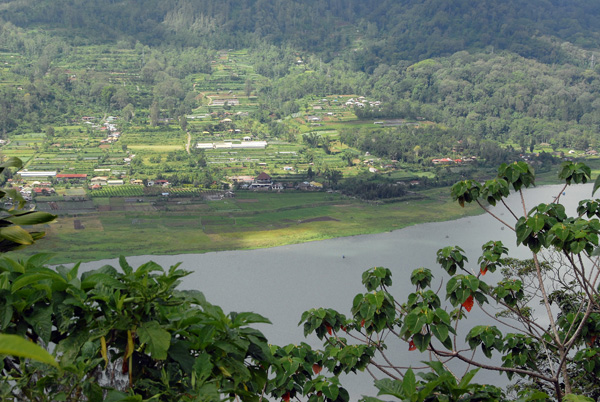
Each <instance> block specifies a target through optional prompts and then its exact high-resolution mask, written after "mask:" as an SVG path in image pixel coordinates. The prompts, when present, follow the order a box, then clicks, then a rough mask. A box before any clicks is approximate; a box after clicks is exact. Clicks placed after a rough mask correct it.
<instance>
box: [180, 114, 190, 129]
mask: <svg viewBox="0 0 600 402" xmlns="http://www.w3.org/2000/svg"><path fill="white" fill-rule="evenodd" d="M179 126H180V127H181V131H186V130H187V126H188V121H187V117H185V115H181V116H179Z"/></svg>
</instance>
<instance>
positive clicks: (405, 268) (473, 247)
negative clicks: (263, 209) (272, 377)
mask: <svg viewBox="0 0 600 402" xmlns="http://www.w3.org/2000/svg"><path fill="white" fill-rule="evenodd" d="M560 189H561V187H560V186H545V187H541V188H537V189H533V190H527V192H526V198H527V208H531V207H532V206H533V205H535V204H537V203H541V202H544V203H550V202H551V201H552V199H553V196H555V195H556V194H557V193H558V191H559V190H560ZM590 197H591V185H586V186H577V187H574V188H569V189H567V191H566V194H565V195H564V196H562V197H561V201H562V202H563V203H564V204H565V205H566V206H567V212H568V213H572V214H573V213H574V211H575V207H576V204H577V202H578V201H579V200H580V199H582V198H590ZM509 202H510V205H512V206H514V207H515V208H519V209H518V210H519V211H522V207H521V206H520V199H519V198H518V197H516V196H512V197H511V198H510V199H509ZM494 211H495V213H497V214H498V215H499V216H500V217H501V218H503V219H504V218H506V220H507V221H508V222H509V224H511V225H514V219H512V217H511V216H510V215H509V214H508V213H507V212H505V210H504V209H502V208H496V209H495V210H494ZM488 240H502V241H503V242H504V244H505V245H506V246H507V247H509V248H510V249H511V251H513V253H512V255H513V256H515V257H521V258H526V257H529V256H530V254H527V252H526V251H525V250H522V249H521V250H518V249H517V248H516V246H515V238H514V234H513V232H512V231H511V230H509V229H508V228H505V227H503V225H502V224H501V223H498V222H497V221H495V220H494V219H493V218H492V217H490V216H489V215H481V216H476V217H468V218H463V219H459V220H455V221H450V222H442V223H427V224H421V225H416V226H412V227H409V228H405V229H401V230H397V231H393V232H388V233H381V234H375V235H365V236H354V237H346V238H338V239H332V240H324V241H318V242H311V243H304V244H297V245H290V246H282V247H275V248H269V249H260V250H248V251H224V252H212V253H205V254H188V255H175V256H149V255H148V256H137V257H128V258H127V260H128V262H129V264H131V265H132V266H134V267H135V266H138V265H140V264H142V263H144V262H147V261H150V260H152V261H155V262H157V263H158V264H161V265H162V266H163V267H168V266H170V265H173V264H175V263H178V262H181V263H182V264H181V268H183V269H186V270H188V271H192V274H191V275H190V276H188V277H187V278H185V280H184V281H183V283H182V285H181V287H182V288H184V289H197V290H200V291H202V292H203V293H204V294H205V295H206V297H207V299H208V300H209V301H210V302H211V303H214V304H217V305H220V306H221V307H222V308H223V309H224V311H254V312H257V313H259V314H262V315H264V316H266V317H268V318H269V319H270V320H271V321H272V322H273V325H264V326H261V327H260V329H261V330H262V331H263V332H264V333H265V334H266V335H267V338H268V339H269V341H270V342H272V343H275V344H279V345H284V344H288V343H299V342H308V343H311V344H313V345H315V346H318V345H319V342H318V340H317V339H316V337H314V338H309V339H306V338H304V336H303V331H302V327H298V322H299V320H300V316H301V314H302V312H304V311H305V310H308V309H310V308H313V307H328V308H334V309H336V310H338V311H340V312H342V313H344V314H347V315H349V312H350V308H351V305H352V299H353V298H354V296H355V295H356V294H357V293H359V292H364V291H365V289H364V287H362V285H361V274H362V272H363V271H365V270H366V269H368V268H371V267H374V266H383V267H387V268H389V269H391V270H392V272H393V280H394V286H393V287H392V293H393V294H394V295H395V297H396V298H397V299H398V300H400V301H402V300H405V297H406V296H407V295H408V293H410V292H412V291H413V286H412V285H411V284H410V279H409V278H410V273H411V272H412V270H413V269H415V268H418V267H427V268H430V269H432V271H433V272H434V275H435V277H436V279H437V281H438V283H440V281H441V280H442V279H443V280H444V281H446V280H447V275H446V274H445V272H443V270H442V269H441V268H439V266H438V265H437V264H436V263H435V254H436V251H437V250H438V249H439V248H441V247H445V246H449V245H458V246H460V247H462V248H463V249H464V250H465V252H466V254H467V256H468V257H469V259H470V261H471V266H472V267H474V266H475V264H476V262H477V258H478V257H479V255H480V253H481V245H482V244H483V243H485V242H487V241H488ZM104 264H111V265H113V266H118V261H117V260H116V259H115V260H102V261H95V262H90V263H86V264H82V266H83V267H84V268H85V269H93V268H97V267H100V266H102V265H104ZM486 278H488V277H486ZM444 283H445V282H444ZM476 307H477V306H476ZM475 310H476V308H474V309H473V313H474V314H473V317H475V318H474V319H475V320H476V321H477V322H474V323H473V324H474V325H475V324H478V323H480V322H483V321H485V320H486V317H484V316H483V315H482V314H479V315H478V314H477V313H475ZM463 339H464V337H463ZM406 348H407V347H406V344H405V343H401V344H399V345H398V346H397V347H394V349H395V350H394V352H393V353H394V355H395V359H400V361H403V362H404V364H409V363H407V362H412V364H418V361H419V360H421V359H424V358H425V356H422V357H417V356H416V353H417V352H410V353H409V352H408V351H407V350H405V349H406ZM397 361H398V360H397ZM499 378H501V380H504V378H505V377H499V376H498V375H497V374H493V375H492V377H489V381H493V382H494V383H496V384H498V381H499ZM501 380H500V381H501ZM479 381H486V377H481V378H479ZM345 384H346V387H347V388H348V389H349V391H350V392H351V395H352V399H353V400H356V399H358V396H359V395H361V394H367V395H372V396H374V395H376V390H375V389H374V387H373V386H372V385H371V379H370V377H367V376H361V377H360V378H359V379H356V378H355V377H354V376H352V377H351V378H350V379H349V380H347V381H345Z"/></svg>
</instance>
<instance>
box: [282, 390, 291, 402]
mask: <svg viewBox="0 0 600 402" xmlns="http://www.w3.org/2000/svg"><path fill="white" fill-rule="evenodd" d="M283 400H284V401H285V402H290V392H289V391H288V392H286V393H285V394H283Z"/></svg>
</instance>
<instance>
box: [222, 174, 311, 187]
mask: <svg viewBox="0 0 600 402" xmlns="http://www.w3.org/2000/svg"><path fill="white" fill-rule="evenodd" d="M229 179H230V180H231V181H232V183H233V184H234V185H237V186H239V188H240V189H243V190H285V189H299V190H321V189H323V184H322V183H318V182H315V181H311V182H308V181H305V182H303V183H300V184H298V185H295V184H294V183H279V182H274V181H273V178H272V177H271V176H269V174H267V173H265V172H262V173H260V174H259V175H258V176H231V177H229Z"/></svg>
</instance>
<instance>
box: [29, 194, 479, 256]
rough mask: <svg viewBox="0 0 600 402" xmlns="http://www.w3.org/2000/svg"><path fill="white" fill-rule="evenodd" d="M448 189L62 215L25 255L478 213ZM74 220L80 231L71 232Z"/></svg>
mask: <svg viewBox="0 0 600 402" xmlns="http://www.w3.org/2000/svg"><path fill="white" fill-rule="evenodd" d="M448 192H449V190H448V189H447V188H446V189H435V190H428V191H424V192H422V193H420V194H419V198H418V199H409V198H407V199H406V200H402V201H399V202H395V203H389V204H369V203H366V202H362V201H357V200H354V199H350V198H347V197H343V196H340V195H339V194H328V193H294V194H290V193H282V194H275V193H247V194H240V195H239V196H237V197H236V198H229V199H224V200H221V201H208V202H201V203H193V202H192V203H186V202H181V201H179V202H168V203H167V206H166V207H163V208H164V209H163V210H162V211H161V213H160V214H158V213H156V211H150V210H148V209H149V208H144V207H143V206H142V205H140V206H138V209H139V210H137V211H127V210H125V211H122V210H119V211H117V210H115V211H107V212H97V213H92V214H81V215H78V216H76V217H73V216H65V217H60V218H59V219H58V221H57V222H56V223H53V224H51V225H48V227H47V228H46V229H45V230H46V232H47V236H46V238H45V239H44V241H41V242H38V243H37V244H36V245H34V246H32V247H29V248H27V249H26V251H27V253H28V254H29V253H37V252H56V253H57V255H56V258H55V262H56V263H61V262H67V261H74V260H81V261H91V260H97V259H103V258H114V257H118V256H119V255H144V254H184V253H205V252H210V251H222V250H234V249H255V248H265V247H275V246H281V245H286V244H295V243H302V242H307V241H315V240H324V239H329V238H334V237H343V236H353V235H359V234H369V233H380V232H386V231H391V230H396V229H401V228H403V227H407V226H411V225H414V224H418V223H423V222H432V221H442V220H448V219H456V218H459V217H462V216H465V215H469V214H475V213H477V210H476V209H474V208H465V209H462V208H460V207H459V206H458V205H456V204H455V203H453V202H452V201H451V199H450V196H449V195H448ZM96 204H97V205H98V204H105V203H98V202H96ZM117 204H119V202H118V199H114V198H111V202H110V205H112V206H113V207H114V209H121V208H118V205H117ZM121 204H123V203H122V202H121ZM76 220H77V221H78V225H79V226H78V227H81V226H82V227H83V229H75V227H77V225H76V224H75V221H76ZM20 253H23V252H20ZM66 256H68V257H66Z"/></svg>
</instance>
